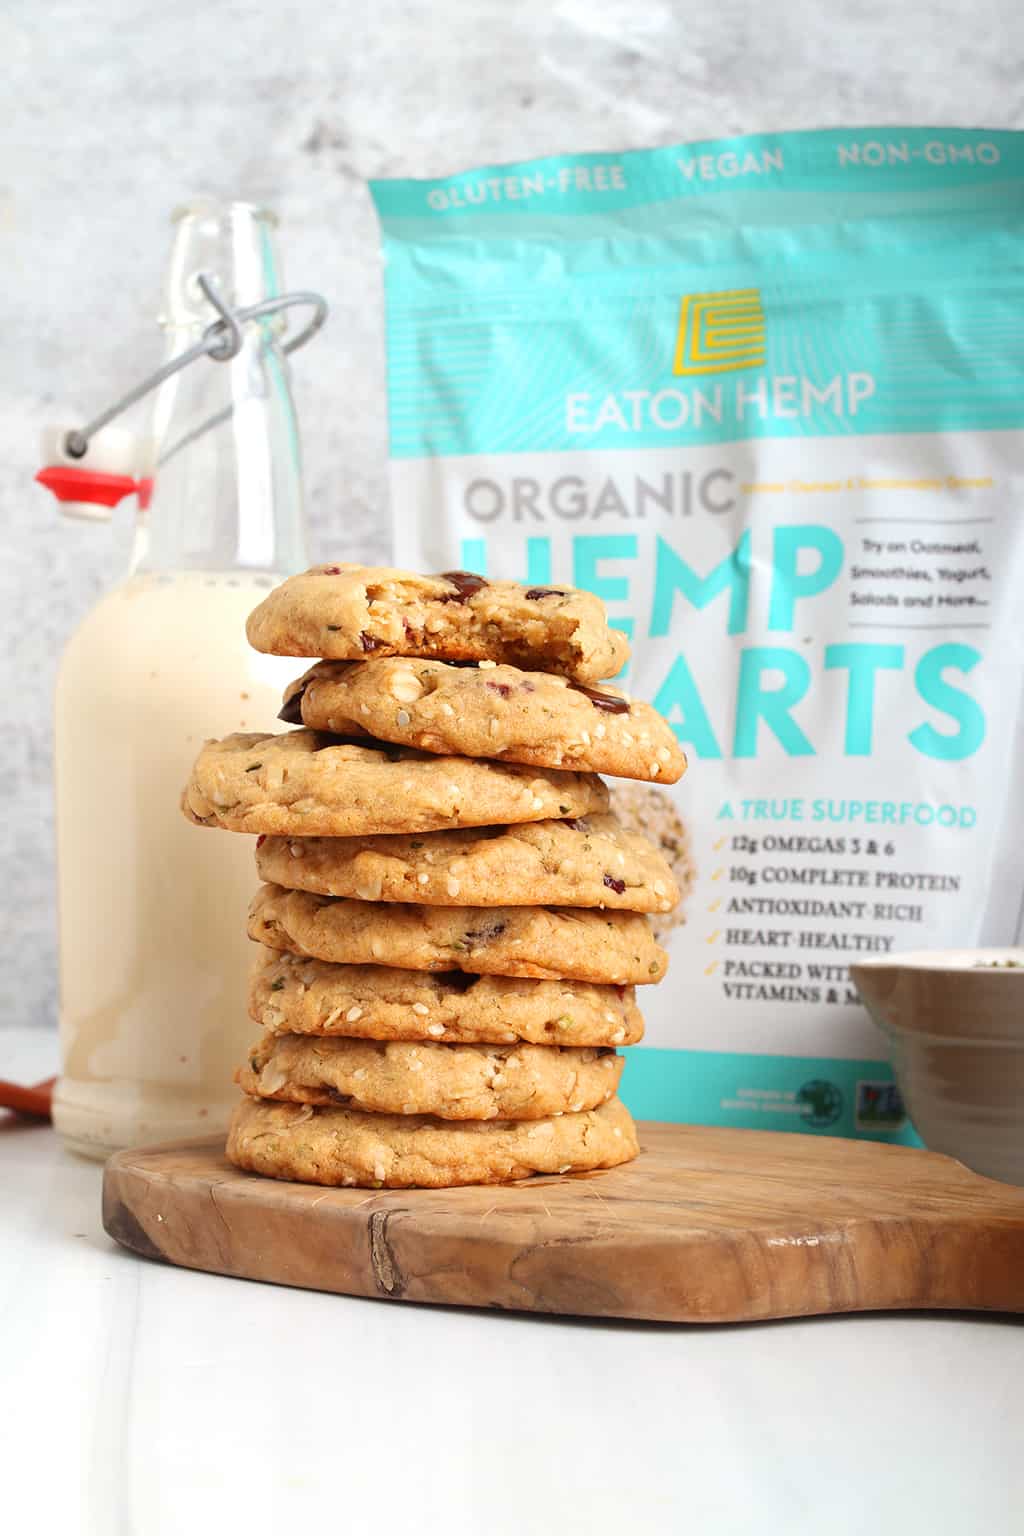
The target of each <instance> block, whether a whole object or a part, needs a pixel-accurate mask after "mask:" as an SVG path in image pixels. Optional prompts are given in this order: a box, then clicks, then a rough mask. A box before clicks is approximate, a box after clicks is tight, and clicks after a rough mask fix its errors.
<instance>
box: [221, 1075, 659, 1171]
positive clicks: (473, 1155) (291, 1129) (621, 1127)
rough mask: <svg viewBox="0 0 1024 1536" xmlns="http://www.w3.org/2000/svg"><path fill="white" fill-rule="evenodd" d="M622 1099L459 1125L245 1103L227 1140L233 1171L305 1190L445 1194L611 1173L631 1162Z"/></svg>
mask: <svg viewBox="0 0 1024 1536" xmlns="http://www.w3.org/2000/svg"><path fill="white" fill-rule="evenodd" d="M638 1151H639V1146H638V1144H637V1139H636V1127H635V1125H634V1124H633V1121H632V1118H631V1116H630V1114H629V1111H628V1110H627V1109H626V1106H625V1105H624V1104H623V1103H622V1102H621V1100H620V1099H615V1098H613V1099H609V1100H608V1102H607V1103H606V1104H601V1105H599V1107H598V1108H597V1109H591V1110H581V1111H580V1113H579V1114H569V1115H560V1116H549V1117H548V1118H547V1119H545V1120H464V1121H461V1122H452V1121H450V1120H440V1119H438V1118H436V1117H434V1116H432V1115H379V1114H364V1113H363V1112H362V1111H360V1110H356V1109H340V1108H332V1109H317V1108H314V1107H313V1105H311V1104H279V1103H275V1102H274V1101H273V1100H272V1099H253V1098H249V1097H248V1096H244V1097H243V1099H242V1101H241V1103H240V1104H239V1105H238V1107H237V1109H236V1110H235V1112H234V1116H233V1118H232V1121H231V1129H230V1131H229V1132H228V1145H227V1155H228V1157H229V1159H230V1160H231V1162H233V1163H234V1164H235V1166H236V1167H238V1168H249V1169H251V1170H252V1171H253V1172H254V1173H262V1174H266V1175H267V1176H269V1177H270V1178H273V1179H298V1180H300V1181H301V1182H302V1183H304V1184H328V1185H343V1186H345V1185H347V1186H353V1185H355V1186H363V1187H365V1188H369V1189H381V1188H387V1189H407V1188H409V1187H410V1186H414V1187H417V1188H421V1189H450V1188H453V1187H455V1186H456V1185H459V1184H504V1183H507V1182H508V1181H509V1180H510V1179H525V1178H528V1177H529V1176H530V1175H531V1174H535V1173H572V1172H575V1171H577V1170H580V1171H582V1170H584V1169H592V1168H614V1167H616V1166H617V1165H618V1164H619V1163H628V1162H629V1161H630V1160H631V1159H632V1158H634V1157H636V1155H637V1152H638Z"/></svg>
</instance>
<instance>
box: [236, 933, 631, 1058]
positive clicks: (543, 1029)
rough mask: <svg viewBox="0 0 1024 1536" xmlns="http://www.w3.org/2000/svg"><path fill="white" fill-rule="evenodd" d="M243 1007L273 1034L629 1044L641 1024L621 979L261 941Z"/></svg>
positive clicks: (489, 1042)
mask: <svg viewBox="0 0 1024 1536" xmlns="http://www.w3.org/2000/svg"><path fill="white" fill-rule="evenodd" d="M249 1014H250V1017H251V1018H253V1019H255V1020H256V1022H257V1023H258V1024H262V1026H263V1028H264V1029H267V1030H270V1031H272V1032H273V1033H275V1034H303V1035H319V1036H323V1037H325V1038H334V1037H336V1036H339V1035H343V1036H347V1037H348V1038H350V1039H358V1040H413V1041H415V1040H431V1041H438V1042H448V1043H450V1044H455V1045H513V1044H515V1042H516V1041H517V1040H518V1041H526V1042H527V1043H529V1044H531V1045H555V1046H561V1045H571V1046H602V1045H635V1044H636V1043H637V1041H638V1040H640V1039H642V1038H643V1032H644V1021H643V1019H642V1017H641V1015H640V1010H639V1008H638V1007H637V1006H636V995H635V993H634V991H633V988H632V987H630V986H600V985H597V984H596V983H594V982H587V981H537V980H533V979H530V978H526V977H520V976H475V975H472V974H467V973H466V972H463V971H456V970H450V971H442V972H430V971H405V970H399V969H398V968H397V967H396V966H387V965H338V964H335V963H333V962H331V961H328V960H314V959H311V958H310V957H309V956H308V955H296V954H292V953H291V952H290V951H287V950H285V951H282V950H278V949H268V948H267V947H266V946H265V945H261V946H260V948H259V958H258V960H257V963H256V966H255V968H254V970H253V973H252V977H251V979H250V982H249Z"/></svg>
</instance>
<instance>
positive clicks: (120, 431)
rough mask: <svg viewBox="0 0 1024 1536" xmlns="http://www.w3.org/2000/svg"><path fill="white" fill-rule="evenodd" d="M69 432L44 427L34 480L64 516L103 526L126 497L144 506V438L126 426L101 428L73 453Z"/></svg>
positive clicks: (147, 487) (147, 476)
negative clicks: (80, 449)
mask: <svg viewBox="0 0 1024 1536" xmlns="http://www.w3.org/2000/svg"><path fill="white" fill-rule="evenodd" d="M76 446H77V445H76V442H75V429H74V428H73V427H58V426H48V427H44V429H43V434H42V459H43V465H44V467H43V468H42V469H41V470H40V471H39V473H38V474H37V475H36V479H37V480H38V481H39V483H40V484H41V485H45V486H46V488H47V490H49V491H52V492H53V494H54V495H55V496H56V498H57V500H58V501H59V502H60V510H61V511H62V512H63V514H64V516H65V517H79V518H86V519H88V520H89V521H91V522H105V521H107V520H108V519H109V518H110V516H111V513H112V511H113V509H114V507H116V506H117V504H118V502H119V501H123V500H124V498H125V497H126V496H135V495H137V496H138V498H139V501H140V503H141V505H142V506H146V504H147V502H148V500H149V493H150V491H151V490H152V486H153V481H152V475H151V473H149V472H143V465H144V464H145V463H146V461H147V459H148V458H149V450H150V443H149V439H148V438H145V437H140V435H139V434H138V433H137V432H132V431H130V430H129V428H127V427H114V426H110V427H104V428H103V429H102V430H101V431H99V432H95V433H94V434H93V435H92V436H91V437H90V438H89V440H88V442H87V443H86V444H85V445H84V451H82V452H77V451H75V450H76Z"/></svg>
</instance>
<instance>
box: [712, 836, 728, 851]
mask: <svg viewBox="0 0 1024 1536" xmlns="http://www.w3.org/2000/svg"><path fill="white" fill-rule="evenodd" d="M728 841H729V839H728V837H720V838H719V839H718V842H717V843H712V844H711V846H712V848H713V849H714V851H715V853H721V851H722V849H723V848H724V847H725V845H726V843H727V842H728Z"/></svg>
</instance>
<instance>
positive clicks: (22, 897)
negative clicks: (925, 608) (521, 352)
mask: <svg viewBox="0 0 1024 1536" xmlns="http://www.w3.org/2000/svg"><path fill="white" fill-rule="evenodd" d="M1022 59H1024V8H1022V7H1021V6H1020V4H1019V0H969V3H968V0H932V3H929V0H904V3H902V4H896V5H893V4H892V3H891V0H885V3H882V0H861V3H860V4H857V5H848V6H846V7H845V8H844V14H840V11H839V8H838V7H837V6H834V5H833V6H829V5H828V4H827V3H826V4H822V3H820V0H775V3H774V4H771V5H769V4H765V3H762V4H758V5H754V4H753V3H749V4H745V3H742V0H705V3H704V4H703V5H696V4H692V5H682V4H672V3H671V0H362V3H360V0H333V3H332V4H325V3H324V0H290V3H289V0H275V3H273V4H271V3H269V0H250V3H247V4H241V3H226V0H201V3H200V0H176V3H174V4H172V5H168V6H160V7H158V6H157V5H156V4H155V3H153V0H148V3H147V0H103V3H102V4H96V5H92V6H86V5H82V4H76V3H69V0H58V3H47V0H5V4H4V5H3V7H2V14H0V60H2V65H0V68H2V74H3V82H4V83H3V87H2V97H3V101H4V110H3V119H4V121H3V127H2V129H0V136H2V143H0V243H2V250H3V260H2V265H0V271H2V282H3V289H2V293H0V316H2V344H0V509H2V516H0V639H2V645H3V654H4V657H5V666H6V674H5V675H6V688H5V697H6V698H7V700H8V705H9V708H8V729H7V730H6V731H5V732H4V733H3V734H2V736H0V754H2V756H0V771H2V775H3V784H4V788H5V799H6V803H5V806H4V815H3V817H2V818H0V829H2V830H0V855H2V860H3V875H2V885H0V932H2V933H3V935H4V941H5V942H4V950H5V962H4V965H3V967H2V970H0V1028H2V1027H3V1026H4V1025H5V1024H8V1023H10V1024H38V1025H48V1024H51V1023H52V1022H53V1020H54V1018H55V1011H56V987H55V965H54V953H55V919H54V910H53V874H52V860H53V839H52V831H51V820H50V758H49V754H50V694H51V690H52V685H53V676H54V669H55V666H56V661H57V657H58V654H59V652H60V648H61V646H62V644H63V642H64V639H65V637H66V636H67V635H68V633H69V632H70V630H71V628H72V627H73V626H74V624H75V623H76V622H77V620H78V619H79V617H80V616H81V615H82V614H83V613H84V612H85V611H86V609H87V608H88V607H89V605H90V604H91V602H92V601H93V600H94V599H95V597H96V595H97V594H98V593H99V592H100V590H101V589H102V587H103V585H104V584H105V583H106V582H108V581H109V580H111V579H112V577H113V576H114V574H115V572H116V568H117V561H118V560H119V559H120V558H121V553H122V551H121V550H120V549H118V548H117V547H116V546H117V540H116V538H115V539H112V538H111V534H110V530H109V529H104V528H102V527H97V528H90V527H85V526H79V525H75V524H71V523H68V522H66V521H62V520H61V519H60V518H59V517H58V515H57V513H56V510H55V503H54V502H52V501H51V500H50V498H49V497H48V496H47V495H46V494H45V493H44V492H43V491H42V490H40V489H39V488H37V487H35V486H33V485H32V483H31V476H32V473H33V471H34V469H35V468H36V452H37V448H36V443H37V438H38V434H39V429H40V427H41V426H42V425H43V424H44V423H45V422H48V421H52V420H56V421H66V420H72V421H73V420H75V419H80V418H81V417H82V416H83V415H85V414H88V413H89V412H90V411H91V410H94V409H95V408H97V407H98V406H99V405H101V404H105V403H106V402H107V401H108V400H109V399H110V398H112V397H113V396H114V394H115V393H116V392H117V391H118V390H119V389H120V388H121V387H122V386H123V385H125V384H126V383H128V382H129V381H133V380H135V379H136V378H137V377H138V376H139V375H140V374H141V372H142V371H143V370H144V369H145V368H146V367H147V366H148V365H149V364H150V363H152V362H153V361H154V359H155V358H156V357H157V356H158V355H159V345H160V344H159V340H158V337H157V334H156V332H155V330H154V326H153V316H154V314H155V310H156V303H157V294H158V291H159V285H160V282H161V279H162V272H163V263H164V260H165V257H166V254H167V241H168V231H167V214H168V211H169V210H170V208H171V207H172V206H173V205H174V204H176V203H177V202H179V201H181V200H182V199H183V198H186V197H188V196H189V195H191V194H193V193H195V192H197V191H203V190H207V191H210V192H212V193H214V194H216V195H221V196H225V197H230V196H235V197H245V198H251V199H257V200H262V201H267V202H269V203H270V204H271V205H272V206H273V207H275V208H276V209H277V211H278V213H279V214H280V216H281V220H282V229H281V240H282V246H283V250H284V255H285V267H286V276H287V280H288V282H289V283H290V284H292V285H294V286H298V287H306V286H308V287H316V288H319V289H321V290H322V291H323V292H324V293H325V294H326V295H327V296H328V298H329V299H330V301H331V305H332V319H331V323H330V326H329V328H328V330H327V332H326V333H325V334H324V335H323V337H321V338H320V339H319V340H318V341H317V342H316V344H315V347H314V348H311V349H310V350H309V351H308V352H306V353H304V354H302V355H301V356H300V357H299V358H298V359H297V360H296V367H295V374H296V382H295V388H296V395H297V400H298V405H299V410H300V414H301V419H302V426H303V438H304V443H305V455H306V466H307V489H308V502H309V511H310V519H311V524H312V532H313V546H314V552H315V553H319V552H320V551H324V550H327V549H330V551H331V553H332V554H336V555H339V554H342V553H344V554H345V555H346V556H347V557H349V558H368V559H375V558H378V557H382V556H383V555H384V554H385V553H386V539H387V533H386V518H385V473H384V457H385V451H386V444H385V432H384V379H383V358H382V326H381V312H380V283H379V273H378V263H377V234H376V228H375V225H374V220H373V216H372V213H371V210H370V206H369V199H368V196H367V193H366V191H365V188H364V185H363V179H364V178H365V177H367V176H382V175H384V176H386V175H438V174H443V173H445V172H447V171H453V170H458V169H461V168H463V167H466V166H469V165H472V164H474V163H482V162H485V161H493V160H502V159H512V158H521V157H525V156H530V155H535V154H540V153H553V152H555V151H559V150H579V149H603V148H629V147H637V146H643V145H649V144H656V143H667V142H672V141H674V140H677V139H686V138H700V137H709V136H713V135H721V134H729V133H740V132H747V131H753V130H756V129H781V128H801V127H818V126H829V125H841V124H854V123H862V124H867V123H887V122H889V123H895V122H904V123H907V122H917V123H930V122H935V123H940V122H945V123H951V124H963V125H972V124H978V123H984V124H986V125H988V126H992V127H1020V126H1024V69H1022V67H1021V65H1022Z"/></svg>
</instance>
